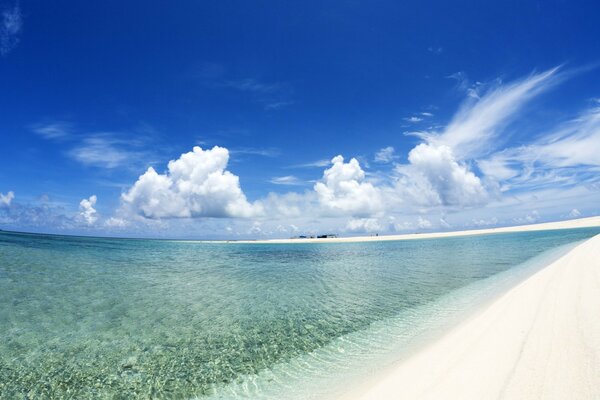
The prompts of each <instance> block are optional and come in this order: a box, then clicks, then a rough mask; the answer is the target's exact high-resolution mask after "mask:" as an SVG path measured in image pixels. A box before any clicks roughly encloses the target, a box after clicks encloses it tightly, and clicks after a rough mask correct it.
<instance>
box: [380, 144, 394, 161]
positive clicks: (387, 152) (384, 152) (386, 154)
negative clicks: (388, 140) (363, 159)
mask: <svg viewBox="0 0 600 400" xmlns="http://www.w3.org/2000/svg"><path fill="white" fill-rule="evenodd" d="M395 158H396V155H395V153H394V148H393V147H392V146H388V147H384V148H383V149H381V150H379V151H378V152H377V153H375V161H376V162H380V163H390V162H392V161H394V159H395Z"/></svg>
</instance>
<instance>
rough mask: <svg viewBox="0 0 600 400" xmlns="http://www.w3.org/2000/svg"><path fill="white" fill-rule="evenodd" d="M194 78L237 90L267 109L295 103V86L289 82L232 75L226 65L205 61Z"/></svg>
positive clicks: (194, 74)
mask: <svg viewBox="0 0 600 400" xmlns="http://www.w3.org/2000/svg"><path fill="white" fill-rule="evenodd" d="M192 75H193V77H194V79H196V80H200V82H202V84H203V85H206V86H208V87H213V88H219V89H226V90H229V91H237V92H239V93H241V94H244V96H247V97H250V99H252V101H254V102H255V103H258V104H260V105H262V107H263V109H264V110H265V111H276V110H281V109H283V108H285V107H289V106H291V105H292V104H294V103H295V102H294V98H293V97H294V96H293V95H294V87H293V86H292V85H291V84H290V83H289V82H281V81H272V80H268V79H259V78H256V77H243V78H240V77H232V76H230V74H228V73H227V71H226V69H225V67H224V66H222V65H220V64H215V63H203V64H201V65H200V66H199V67H197V68H196V69H195V71H194V72H193V73H192Z"/></svg>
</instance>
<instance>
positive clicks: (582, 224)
mask: <svg viewBox="0 0 600 400" xmlns="http://www.w3.org/2000/svg"><path fill="white" fill-rule="evenodd" d="M595 226H600V216H596V217H588V218H579V219H571V220H567V221H558V222H545V223H542V224H532V225H519V226H508V227H502V228H489V229H473V230H466V231H454V232H436V233H410V234H402V235H381V236H353V237H338V238H323V239H269V240H231V241H210V242H211V243H271V244H275V243H283V244H287V243H352V242H372V241H387V240H411V239H433V238H442V237H453V236H471V235H485V234H490V233H507V232H526V231H544V230H552V229H572V228H586V227H595Z"/></svg>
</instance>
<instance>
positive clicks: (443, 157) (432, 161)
mask: <svg viewBox="0 0 600 400" xmlns="http://www.w3.org/2000/svg"><path fill="white" fill-rule="evenodd" d="M408 160H409V162H410V164H408V165H401V166H398V167H397V168H396V171H397V172H398V174H399V176H400V177H399V180H398V183H397V189H398V191H399V192H400V193H402V195H403V196H404V197H405V198H406V197H408V198H409V199H410V200H411V202H413V203H415V204H420V205H423V206H472V205H477V204H482V203H483V202H485V201H486V199H487V197H488V194H487V191H486V190H485V188H484V187H483V184H482V182H481V179H480V178H478V177H477V176H476V175H475V174H474V173H473V172H471V171H469V169H468V167H467V165H465V164H464V163H460V162H458V161H457V160H456V158H455V156H454V154H453V152H452V149H451V148H450V147H448V146H445V145H434V144H428V143H421V144H419V145H417V146H416V147H415V148H413V149H412V150H411V151H410V153H409V154H408Z"/></svg>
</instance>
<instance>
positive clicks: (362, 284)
mask: <svg viewBox="0 0 600 400" xmlns="http://www.w3.org/2000/svg"><path fill="white" fill-rule="evenodd" d="M597 233H600V229H577V230H562V231H545V232H526V233H513V234H499V235H486V236H473V237H462V238H446V239H429V240H414V241H397V242H371V243H348V244H306V245H304V244H292V245H258V244H247V245H243V244H205V243H184V242H175V241H155V240H123V239H121V240H119V239H98V238H81V237H59V236H44V235H26V234H14V233H6V232H0V337H1V338H2V339H1V341H0V398H73V399H82V398H115V399H119V398H123V399H129V398H149V397H153V398H194V397H200V398H202V397H207V396H214V397H217V398H227V397H246V398H273V399H280V398H291V397H293V396H297V397H298V398H310V397H311V396H318V395H320V394H323V395H325V394H327V390H329V389H327V387H330V388H331V387H333V386H334V385H335V382H333V381H335V380H340V381H342V380H343V379H345V378H347V377H349V376H357V375H358V374H360V373H362V372H364V371H362V372H361V371H360V369H361V366H362V368H363V369H364V368H365V366H366V365H375V364H376V362H375V359H376V358H377V357H380V355H381V357H383V355H384V354H388V353H390V351H392V350H393V351H397V352H400V351H402V348H403V346H406V345H407V343H409V342H410V340H413V339H415V338H418V337H419V336H422V335H424V334H426V331H427V329H428V327H430V326H435V324H436V321H438V320H442V319H443V318H446V317H447V315H448V314H451V313H452V312H454V311H457V312H458V311H460V310H461V309H462V308H467V307H468V306H469V304H468V303H469V301H467V299H469V297H468V296H466V297H465V296H463V295H462V294H461V293H467V291H468V290H470V292H469V293H471V294H473V293H476V292H477V291H484V290H489V288H490V287H492V286H493V285H492V283H493V280H494V279H495V277H500V276H505V275H507V274H506V273H504V274H503V271H507V270H509V269H511V268H513V267H515V266H518V265H519V264H522V263H524V262H525V261H527V260H529V259H531V258H532V257H535V256H539V255H540V254H542V253H543V252H545V251H547V250H549V249H553V248H556V247H558V246H561V245H564V244H567V243H572V242H575V241H579V240H582V239H586V238H589V237H591V236H593V235H594V234H597ZM518 269H519V268H517V269H516V270H518ZM478 282H486V284H485V285H484V284H483V283H482V284H480V285H479V286H478ZM487 282H490V283H489V284H488V283H487ZM490 285H492V286H490ZM467 289H468V290H467ZM472 298H474V297H471V299H472ZM461 299H462V300H461ZM423 321H427V323H424V322H423ZM367 333H368V334H367ZM318 377H321V378H320V379H321V380H322V382H318V381H319V379H317V378H318ZM307 382H313V383H314V384H311V385H308V384H307ZM331 390H333V389H331Z"/></svg>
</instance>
